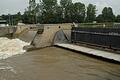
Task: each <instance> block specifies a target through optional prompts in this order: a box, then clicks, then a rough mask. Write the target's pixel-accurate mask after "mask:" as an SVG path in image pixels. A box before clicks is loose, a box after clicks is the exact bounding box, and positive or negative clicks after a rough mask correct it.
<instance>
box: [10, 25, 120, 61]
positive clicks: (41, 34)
mask: <svg viewBox="0 0 120 80" xmlns="http://www.w3.org/2000/svg"><path fill="white" fill-rule="evenodd" d="M71 28H72V24H42V25H23V26H17V27H16V29H15V28H14V29H15V30H12V31H13V32H12V34H13V38H19V39H21V40H23V41H25V42H28V43H30V45H29V46H25V47H24V49H25V50H27V51H30V50H34V49H40V48H44V47H49V46H58V47H62V48H65V49H69V50H74V51H77V52H82V53H85V54H90V55H94V56H98V57H102V58H106V59H110V60H114V61H117V62H120V54H117V53H115V52H108V51H103V50H98V49H93V48H88V47H83V46H82V45H79V46H77V45H73V44H72V43H71Z"/></svg>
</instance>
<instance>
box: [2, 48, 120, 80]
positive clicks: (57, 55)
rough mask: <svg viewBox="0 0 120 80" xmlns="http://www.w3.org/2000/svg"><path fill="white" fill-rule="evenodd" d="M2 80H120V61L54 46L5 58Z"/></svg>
mask: <svg viewBox="0 0 120 80" xmlns="http://www.w3.org/2000/svg"><path fill="white" fill-rule="evenodd" d="M0 80H120V65H119V64H113V63H109V62H105V61H101V60H97V59H95V58H91V57H88V56H85V55H82V54H78V53H75V52H71V51H68V50H64V49H60V48H56V47H50V48H45V49H40V50H35V51H31V52H26V53H25V54H22V55H16V56H13V57H11V58H8V59H6V60H1V61H0Z"/></svg>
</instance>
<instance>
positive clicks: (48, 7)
mask: <svg viewBox="0 0 120 80" xmlns="http://www.w3.org/2000/svg"><path fill="white" fill-rule="evenodd" d="M42 1H43V2H42V5H43V14H42V17H43V22H44V23H54V22H55V19H54V18H55V13H56V6H57V0H42Z"/></svg>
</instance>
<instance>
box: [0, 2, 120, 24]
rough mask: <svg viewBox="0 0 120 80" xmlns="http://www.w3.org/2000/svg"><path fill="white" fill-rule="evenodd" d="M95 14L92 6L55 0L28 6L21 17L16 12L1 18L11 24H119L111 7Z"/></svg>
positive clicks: (94, 7) (118, 17) (118, 19)
mask: <svg viewBox="0 0 120 80" xmlns="http://www.w3.org/2000/svg"><path fill="white" fill-rule="evenodd" d="M96 12H97V8H96V5H94V4H89V5H87V7H86V5H85V4H84V3H81V2H76V3H73V2H72V0H61V1H60V3H58V1H57V0H42V1H41V2H39V3H35V4H34V5H32V6H30V5H29V7H28V8H27V9H26V10H25V12H24V14H23V15H21V13H20V12H18V13H17V14H15V15H2V16H1V17H2V18H3V19H5V20H7V21H8V22H10V19H12V22H13V24H16V23H18V22H19V21H21V22H23V23H25V24H35V23H41V24H43V23H46V24H48V23H49V24H52V23H72V22H75V23H92V22H93V21H97V22H99V23H104V22H120V15H117V16H115V14H114V13H113V10H112V8H111V7H104V9H103V10H102V13H101V14H99V15H98V16H96Z"/></svg>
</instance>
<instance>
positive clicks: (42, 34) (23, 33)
mask: <svg viewBox="0 0 120 80" xmlns="http://www.w3.org/2000/svg"><path fill="white" fill-rule="evenodd" d="M71 26H72V23H66V24H65V23H64V24H38V25H36V24H34V25H18V26H14V27H8V28H7V27H4V28H0V32H1V34H0V35H4V34H12V36H13V38H19V39H21V40H23V41H25V42H28V43H31V45H30V46H27V47H28V48H35V49H36V48H43V47H47V46H51V45H52V44H53V43H54V42H55V41H60V38H61V40H63V39H64V38H67V39H68V37H69V36H70V33H71V31H70V30H71V28H72V27H71ZM64 34H67V35H69V36H66V37H65V36H64ZM55 36H57V37H55ZM54 39H55V40H54ZM69 39H70V38H69Z"/></svg>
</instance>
